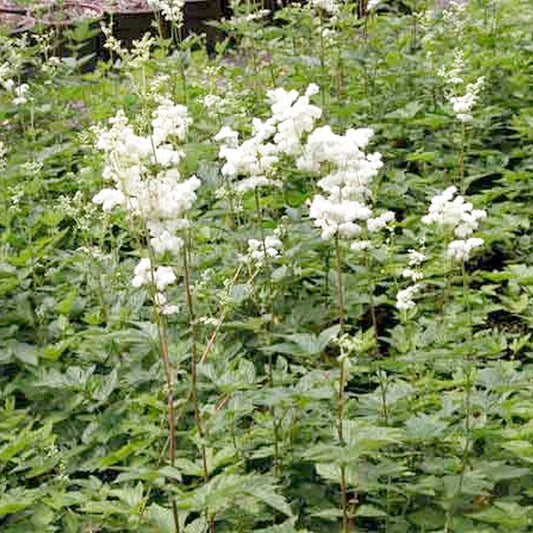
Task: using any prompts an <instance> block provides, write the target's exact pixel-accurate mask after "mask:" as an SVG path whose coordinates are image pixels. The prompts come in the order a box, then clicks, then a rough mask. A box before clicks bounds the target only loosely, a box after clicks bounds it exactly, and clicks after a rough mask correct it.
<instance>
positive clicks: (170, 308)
mask: <svg viewBox="0 0 533 533" xmlns="http://www.w3.org/2000/svg"><path fill="white" fill-rule="evenodd" d="M154 303H155V304H156V305H157V307H158V309H159V312H160V313H161V314H162V315H176V314H178V313H179V310H180V308H179V307H178V306H177V305H170V304H168V303H167V297H166V296H165V295H164V294H163V293H161V292H156V293H155V296H154Z"/></svg>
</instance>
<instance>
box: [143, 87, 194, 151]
mask: <svg viewBox="0 0 533 533" xmlns="http://www.w3.org/2000/svg"><path fill="white" fill-rule="evenodd" d="M191 123H192V119H191V118H190V117H189V114H188V111H187V108H186V107H185V106H183V105H179V104H174V103H173V102H172V101H171V100H170V99H168V98H163V99H162V100H161V102H160V104H159V106H158V108H157V109H156V110H155V111H154V116H153V119H152V129H153V134H152V138H153V141H154V144H155V145H156V146H159V145H160V144H161V143H163V142H165V141H166V140H167V139H168V138H169V137H176V139H178V140H179V141H183V140H184V139H185V137H186V135H187V132H188V130H189V126H190V125H191Z"/></svg>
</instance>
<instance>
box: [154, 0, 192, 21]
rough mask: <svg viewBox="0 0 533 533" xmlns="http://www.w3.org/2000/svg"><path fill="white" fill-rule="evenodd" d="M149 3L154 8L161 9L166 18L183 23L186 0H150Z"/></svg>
mask: <svg viewBox="0 0 533 533" xmlns="http://www.w3.org/2000/svg"><path fill="white" fill-rule="evenodd" d="M148 5H149V6H150V7H151V8H152V9H155V10H160V11H161V13H162V14H163V18H165V20H168V21H169V22H176V23H177V24H182V23H183V8H184V6H185V0H148Z"/></svg>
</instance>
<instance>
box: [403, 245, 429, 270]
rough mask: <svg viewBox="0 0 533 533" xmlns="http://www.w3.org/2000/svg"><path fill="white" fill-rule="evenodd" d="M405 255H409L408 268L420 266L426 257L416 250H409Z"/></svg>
mask: <svg viewBox="0 0 533 533" xmlns="http://www.w3.org/2000/svg"><path fill="white" fill-rule="evenodd" d="M407 253H408V254H409V262H408V264H409V266H411V267H416V266H419V265H421V264H422V263H423V262H424V261H427V257H426V256H425V255H424V254H423V253H422V252H419V251H417V250H414V249H413V248H410V249H409V250H408V251H407Z"/></svg>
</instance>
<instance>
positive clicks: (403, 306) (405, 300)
mask: <svg viewBox="0 0 533 533" xmlns="http://www.w3.org/2000/svg"><path fill="white" fill-rule="evenodd" d="M419 289H420V285H419V284H418V283H416V284H415V285H411V286H410V287H407V288H406V289H403V290H401V291H398V294H397V295H396V308H397V309H399V310H400V311H402V310H404V311H407V310H408V309H412V308H413V307H415V305H416V304H415V302H414V300H413V298H414V297H415V295H416V293H417V292H418V291H419Z"/></svg>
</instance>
